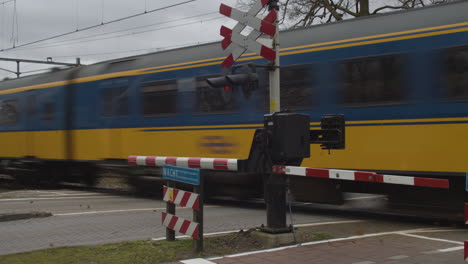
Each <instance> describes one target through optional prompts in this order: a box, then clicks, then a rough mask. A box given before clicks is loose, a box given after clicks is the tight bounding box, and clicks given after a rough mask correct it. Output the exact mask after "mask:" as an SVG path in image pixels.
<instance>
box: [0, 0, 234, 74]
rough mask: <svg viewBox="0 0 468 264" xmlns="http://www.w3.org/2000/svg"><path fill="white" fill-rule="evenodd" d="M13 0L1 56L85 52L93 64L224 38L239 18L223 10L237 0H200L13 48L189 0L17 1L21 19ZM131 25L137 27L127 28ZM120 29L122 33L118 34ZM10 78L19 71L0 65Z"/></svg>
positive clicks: (1, 29)
mask: <svg viewBox="0 0 468 264" xmlns="http://www.w3.org/2000/svg"><path fill="white" fill-rule="evenodd" d="M8 1H9V0H0V50H4V51H1V52H0V57H7V58H22V59H35V60H45V59H46V58H47V57H52V58H53V60H54V61H60V62H74V61H75V58H76V57H80V58H81V62H82V63H83V64H91V63H94V62H97V61H102V60H108V59H112V58H118V57H125V56H130V55H135V54H142V53H148V52H153V51H157V50H159V49H167V48H171V47H177V46H181V45H189V44H196V43H205V42H211V41H216V40H221V37H220V36H219V29H220V27H221V25H226V26H229V27H232V26H233V25H234V24H235V22H234V21H233V20H230V19H228V18H223V17H222V15H220V14H219V13H218V10H219V5H220V4H221V3H225V4H227V5H230V6H235V4H236V0H195V1H193V2H190V3H187V4H183V5H180V6H176V7H172V8H168V9H164V10H162V11H157V12H153V13H149V14H145V15H142V16H138V17H135V18H131V19H127V20H124V21H120V22H116V23H112V24H109V25H104V26H100V27H97V28H94V29H90V30H85V31H82V32H76V33H73V34H70V35H67V36H64V37H60V38H55V39H51V40H48V41H44V42H40V43H37V44H33V45H28V46H24V47H18V48H15V49H10V48H12V46H13V40H15V45H16V46H19V45H24V44H26V43H29V42H33V41H36V40H40V39H44V38H48V37H52V36H55V35H59V34H63V33H68V32H72V31H75V30H77V29H78V30H80V29H83V28H86V27H90V26H94V25H98V24H101V23H102V22H104V23H106V22H109V21H112V20H116V19H119V18H123V17H126V16H131V15H135V14H139V13H142V12H145V10H146V11H151V10H154V9H158V8H162V7H165V6H169V5H174V4H176V3H182V2H186V1H188V0H16V17H17V19H15V5H14V1H11V2H8ZM4 2H5V3H4ZM2 3H4V4H2ZM203 14H206V15H203ZM200 15H203V16H200ZM194 16H198V17H194ZM189 17H192V18H189ZM216 18H218V19H216ZM208 20H210V21H208ZM15 21H17V23H15ZM171 21H172V22H171ZM184 24H185V25H184ZM127 29H131V30H128V31H124V30H127ZM116 31H119V32H118V33H112V32H116ZM142 31H145V32H144V33H141V32H142ZM109 33H112V34H109ZM117 36H118V37H117ZM38 67H39V68H41V67H43V66H38V65H34V64H26V63H25V64H22V65H21V70H22V71H31V70H36V69H38ZM0 68H4V69H9V70H16V64H15V63H11V62H1V61H0ZM4 77H15V75H14V74H12V73H8V72H6V71H1V70H0V80H2V79H3V78H4Z"/></svg>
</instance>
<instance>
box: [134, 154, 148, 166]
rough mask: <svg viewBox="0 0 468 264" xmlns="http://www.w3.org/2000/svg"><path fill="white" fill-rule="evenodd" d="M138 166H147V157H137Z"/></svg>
mask: <svg viewBox="0 0 468 264" xmlns="http://www.w3.org/2000/svg"><path fill="white" fill-rule="evenodd" d="M136 164H137V165H140V166H142V165H146V156H137V157H136Z"/></svg>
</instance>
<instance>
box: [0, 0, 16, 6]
mask: <svg viewBox="0 0 468 264" xmlns="http://www.w3.org/2000/svg"><path fill="white" fill-rule="evenodd" d="M15 1H16V0H8V1H5V2H2V3H0V5H4V4H7V3H10V2H15Z"/></svg>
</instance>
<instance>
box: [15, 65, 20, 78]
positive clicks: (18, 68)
mask: <svg viewBox="0 0 468 264" xmlns="http://www.w3.org/2000/svg"><path fill="white" fill-rule="evenodd" d="M20 74H21V72H20V62H19V61H16V78H19V77H20Z"/></svg>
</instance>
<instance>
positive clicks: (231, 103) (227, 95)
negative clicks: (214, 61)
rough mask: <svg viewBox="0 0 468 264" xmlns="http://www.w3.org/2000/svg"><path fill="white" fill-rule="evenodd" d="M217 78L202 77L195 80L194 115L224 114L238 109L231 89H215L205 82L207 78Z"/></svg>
mask: <svg viewBox="0 0 468 264" xmlns="http://www.w3.org/2000/svg"><path fill="white" fill-rule="evenodd" d="M219 76H221V75H214V76H213V75H211V76H204V77H199V78H197V79H196V80H195V105H194V108H195V113H225V112H233V111H236V110H237V109H238V105H237V103H236V97H235V95H234V92H235V90H234V89H233V87H225V88H224V89H215V88H212V87H210V86H209V85H208V83H207V82H206V79H207V78H213V77H219Z"/></svg>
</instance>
